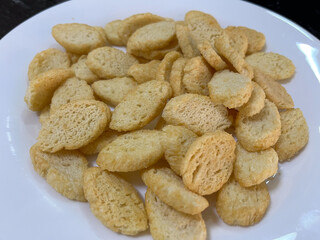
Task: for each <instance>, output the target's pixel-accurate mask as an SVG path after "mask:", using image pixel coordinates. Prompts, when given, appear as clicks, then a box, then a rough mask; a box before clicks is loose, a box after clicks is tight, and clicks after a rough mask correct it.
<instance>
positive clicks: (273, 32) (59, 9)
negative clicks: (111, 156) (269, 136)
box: [0, 0, 320, 240]
mask: <svg viewBox="0 0 320 240" xmlns="http://www.w3.org/2000/svg"><path fill="white" fill-rule="evenodd" d="M192 9H197V10H202V11H204V12H208V13H211V14H212V15H213V16H215V17H216V18H217V19H218V20H219V22H220V23H221V25H222V26H223V27H226V26H228V25H243V26H248V27H250V28H254V29H256V30H258V31H261V32H263V33H264V34H265V36H266V39H267V47H266V51H273V52H277V53H280V54H283V55H285V56H287V57H289V58H290V59H292V61H293V62H294V64H295V66H296V74H295V76H294V77H293V79H292V80H291V81H288V82H287V83H285V87H286V89H287V90H288V92H289V93H290V94H291V95H292V97H293V99H294V102H295V105H296V107H299V108H301V109H302V110H303V113H304V115H305V117H306V119H307V122H308V125H309V129H310V141H309V143H308V145H307V147H306V148H305V149H304V150H303V151H302V152H301V153H300V154H299V155H298V156H296V157H295V158H294V160H293V161H292V162H288V163H285V164H281V165H280V174H279V175H278V176H277V178H276V179H275V180H274V181H273V182H272V183H271V184H269V190H270V194H271V205H270V207H269V209H268V212H267V214H266V216H265V217H264V218H263V220H262V221H261V222H260V223H258V224H257V225H255V226H252V227H248V228H242V227H230V226H228V225H226V224H224V223H223V222H222V221H221V220H220V219H219V218H218V217H217V215H216V213H215V211H214V209H213V207H212V206H210V207H209V208H208V209H207V210H206V211H205V213H204V217H205V220H206V224H207V229H208V239H287V240H291V239H319V238H320V193H319V191H318V189H319V184H320V150H319V149H320V134H319V132H320V113H319V110H320V84H319V83H320V72H319V49H320V43H319V40H317V39H316V38H315V37H313V36H312V35H311V34H309V33H308V32H307V31H305V30H304V29H302V28H301V27H299V26H297V25H296V24H294V23H293V22H291V21H289V20H287V19H286V18H284V17H282V16H280V15H278V14H275V13H273V12H271V11H268V10H266V9H263V8H260V7H257V6H255V5H252V4H248V3H246V2H243V1H236V0H229V1H218V0H215V1H212V0H211V1H210V0H201V1H200V0H198V1H194V0H192V1H172V0H161V1H147V0H135V1H130V0H117V1H111V0H109V1H98V0H95V1H71V2H66V3H63V4H61V5H58V6H56V7H53V8H51V9H48V10H46V11H44V12H42V13H40V14H38V15H36V16H35V17H33V18H31V19H29V20H28V21H26V22H24V23H23V24H21V25H20V26H18V27H17V28H15V29H14V30H13V31H11V32H10V33H9V34H8V35H6V36H5V37H4V38H3V39H2V40H1V41H0V76H1V78H2V79H1V90H0V91H1V93H0V98H1V99H0V106H1V112H0V120H1V123H0V132H1V135H0V143H1V156H2V157H1V158H2V159H1V167H0V193H1V204H0V239H90V240H94V239H132V238H130V237H126V236H123V235H119V234H115V233H113V232H112V231H110V230H109V229H107V228H105V227H104V226H103V225H102V224H101V223H100V222H99V221H98V220H97V219H96V218H95V217H94V216H93V215H92V214H91V212H90V209H89V205H88V204H87V203H78V202H73V201H70V200H68V199H66V198H64V197H62V196H61V195H60V194H58V193H56V192H55V191H54V190H53V189H52V188H51V187H50V186H49V185H48V184H47V183H46V182H45V180H44V179H42V178H41V177H40V176H38V175H37V174H36V173H35V172H34V171H33V168H32V165H31V161H30V158H29V148H30V146H31V145H32V144H33V143H34V142H35V141H36V137H37V134H38V131H39V128H40V124H39V122H38V116H37V114H35V113H33V112H31V111H29V110H28V109H27V107H26V104H25V103H24V101H23V97H24V94H25V90H26V87H27V83H28V79H27V70H28V64H29V62H30V61H31V59H32V58H33V57H34V55H35V54H36V53H38V52H40V51H41V50H44V49H46V48H49V47H59V46H58V44H57V43H56V42H55V40H54V39H53V38H52V37H51V34H50V32H51V27H52V26H53V25H55V24H58V23H66V22H82V23H87V24H91V25H100V26H104V24H106V23H107V22H109V21H111V20H114V19H123V18H125V17H128V16H130V15H132V14H135V13H141V12H147V11H149V12H153V13H155V14H159V15H162V16H165V17H171V18H174V19H176V20H181V19H183V17H184V14H185V13H186V12H187V11H188V10H192ZM306 14H307V13H306ZM137 184H138V185H140V186H139V190H140V192H141V193H142V194H143V192H144V188H143V187H142V184H141V182H138V183H137ZM135 239H151V236H150V235H149V234H147V233H145V234H142V235H139V237H137V238H135Z"/></svg>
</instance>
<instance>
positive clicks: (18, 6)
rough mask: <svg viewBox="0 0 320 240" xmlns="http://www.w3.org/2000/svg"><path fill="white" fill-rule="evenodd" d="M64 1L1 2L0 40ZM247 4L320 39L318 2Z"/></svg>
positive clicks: (22, 0) (265, 0)
mask: <svg viewBox="0 0 320 240" xmlns="http://www.w3.org/2000/svg"><path fill="white" fill-rule="evenodd" d="M64 1H65V0H0V38H2V37H3V36H4V35H6V34H7V33H8V32H9V31H10V30H12V29H13V28H14V27H16V26H17V25H19V24H20V23H21V22H23V21H24V20H26V19H28V18H30V17H31V16H33V15H35V14H36V13H38V12H40V11H43V10H45V9H46V8H49V7H51V6H54V5H56V4H58V3H62V2H64ZM88 1H90V0H88ZM133 1H134V0H133ZM195 1H196V0H195ZM247 2H251V3H255V4H256V5H260V6H263V7H265V8H268V9H270V10H273V11H275V12H277V13H279V14H281V15H283V16H285V17H287V18H289V19H291V20H292V21H294V22H295V23H297V24H299V25H300V26H302V27H303V28H305V29H307V30H308V31H309V32H311V33H312V34H313V35H314V36H316V37H317V38H318V39H320V21H319V20H320V8H319V7H317V6H316V4H315V3H316V2H317V1H315V0H314V1H308V0H305V1H295V0H292V1H283V0H282V1H280V0H278V1H277V0H274V1H270V0H261V1H257V0H250V1H247Z"/></svg>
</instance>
